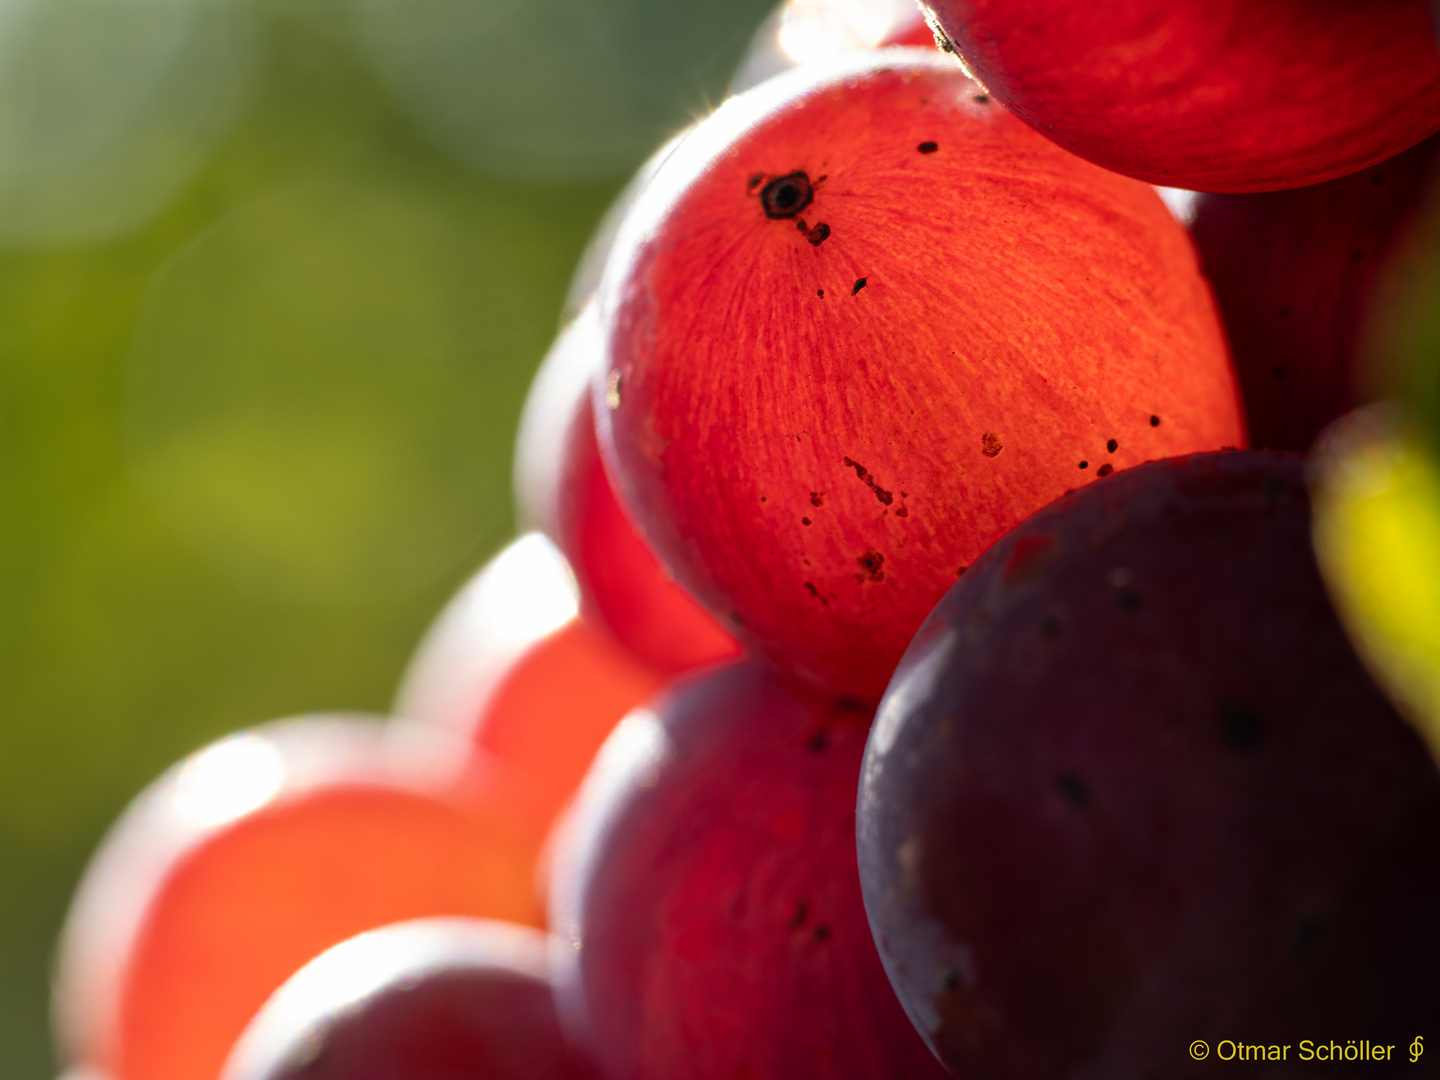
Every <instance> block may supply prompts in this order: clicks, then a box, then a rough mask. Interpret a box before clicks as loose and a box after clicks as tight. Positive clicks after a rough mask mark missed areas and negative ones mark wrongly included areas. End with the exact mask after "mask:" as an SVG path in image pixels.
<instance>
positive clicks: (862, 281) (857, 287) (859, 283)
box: [850, 277, 866, 296]
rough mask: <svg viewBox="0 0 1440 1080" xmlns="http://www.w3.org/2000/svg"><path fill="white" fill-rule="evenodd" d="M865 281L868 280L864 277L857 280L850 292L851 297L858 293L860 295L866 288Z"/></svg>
mask: <svg viewBox="0 0 1440 1080" xmlns="http://www.w3.org/2000/svg"><path fill="white" fill-rule="evenodd" d="M865 280H866V279H865V278H863V277H862V278H856V279H855V287H854V288H852V289H851V290H850V295H851V296H854V295H855V294H856V293H858V292H859V291H860V290H861V289H863V288H864V287H865Z"/></svg>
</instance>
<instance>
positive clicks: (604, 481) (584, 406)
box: [517, 306, 741, 674]
mask: <svg viewBox="0 0 1440 1080" xmlns="http://www.w3.org/2000/svg"><path fill="white" fill-rule="evenodd" d="M603 364H604V342H603V340H602V339H601V337H600V333H599V327H598V324H597V321H596V318H595V313H594V309H593V307H589V306H587V307H586V308H585V309H583V310H582V312H581V314H580V315H578V316H577V317H576V318H575V320H574V321H573V322H571V323H570V325H569V326H567V327H566V328H565V329H564V330H563V331H562V332H561V334H560V337H559V339H558V340H557V341H556V343H555V345H554V346H553V347H552V348H551V350H550V354H549V356H547V357H546V359H545V363H544V365H543V366H542V368H541V371H540V373H539V374H538V375H537V376H536V380H535V387H534V389H533V390H532V391H531V396H530V399H529V401H527V403H526V409H525V416H524V418H523V420H522V426H521V432H520V445H521V446H522V447H525V446H535V447H537V448H539V447H543V448H544V449H543V450H540V449H537V450H535V451H532V452H531V454H530V456H529V459H528V461H527V462H526V467H525V468H524V469H523V470H521V471H519V472H517V487H519V489H520V490H519V494H520V502H521V505H522V506H525V507H526V509H527V511H528V513H527V516H528V517H530V518H531V520H533V521H535V522H536V523H537V524H539V525H540V526H541V527H542V528H544V529H545V530H546V532H547V533H548V534H549V535H550V536H552V537H553V538H554V539H555V542H556V543H557V544H558V545H559V546H560V550H561V551H563V552H564V553H565V556H566V558H567V559H568V560H569V563H570V566H571V567H572V569H573V570H574V572H575V578H576V581H577V583H578V584H579V586H580V609H581V612H582V613H583V615H584V616H585V618H586V619H587V620H588V621H589V622H590V623H591V624H592V625H594V626H598V627H603V628H604V629H606V630H608V631H609V632H610V633H611V634H612V635H613V636H614V638H615V640H616V641H618V642H619V643H620V644H621V645H623V646H624V647H625V648H626V649H627V650H628V651H630V652H631V653H633V654H634V655H635V656H636V657H638V658H639V659H640V660H641V661H643V662H644V663H645V664H646V665H648V666H649V667H651V668H653V669H655V670H656V671H660V672H664V673H667V674H674V673H678V672H681V671H686V670H689V669H691V668H695V667H700V666H703V665H705V664H709V663H714V662H716V661H719V660H728V659H733V658H735V657H737V656H739V655H740V652H741V650H740V645H739V643H738V642H736V640H735V638H734V637H733V636H731V635H730V634H729V633H728V632H727V631H726V630H725V629H724V628H723V627H722V626H721V625H720V624H719V623H718V622H717V621H716V620H715V618H714V617H713V616H712V615H710V613H709V612H707V611H705V609H704V608H702V607H700V605H699V604H698V603H696V601H695V600H694V599H693V598H692V597H691V596H690V594H689V593H687V592H685V590H684V589H682V588H681V587H680V586H679V585H677V584H676V583H675V581H674V580H673V579H672V578H671V577H670V575H669V574H668V573H667V572H666V571H665V569H664V567H662V566H661V565H660V562H659V560H658V559H657V558H656V557H655V553H654V552H653V551H651V550H650V547H649V545H648V544H647V543H646V542H645V539H644V537H642V536H641V535H640V531H639V530H638V529H637V528H636V527H635V524H634V523H633V522H632V521H631V520H630V517H629V515H628V514H627V513H626V512H625V509H624V507H622V506H621V504H620V500H619V499H618V498H617V497H616V495H615V489H614V488H613V487H612V486H611V483H610V479H609V477H608V476H607V475H606V472H605V468H604V465H603V463H602V462H601V459H600V448H599V444H598V443H597V442H596V439H595V416H594V411H593V410H592V408H591V403H590V394H589V384H590V379H591V376H592V374H593V373H594V372H596V371H598V370H600V368H601V367H602V365H603ZM542 454H543V455H544V456H543V458H542V457H541V455H542Z"/></svg>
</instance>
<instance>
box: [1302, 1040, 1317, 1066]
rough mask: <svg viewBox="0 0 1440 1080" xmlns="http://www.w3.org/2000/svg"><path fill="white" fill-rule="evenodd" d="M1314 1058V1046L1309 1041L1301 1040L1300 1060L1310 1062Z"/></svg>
mask: <svg viewBox="0 0 1440 1080" xmlns="http://www.w3.org/2000/svg"><path fill="white" fill-rule="evenodd" d="M1314 1057H1315V1044H1314V1043H1312V1042H1311V1041H1310V1040H1309V1039H1302V1040H1301V1042H1300V1060H1301V1061H1310V1060H1311V1059H1313V1058H1314Z"/></svg>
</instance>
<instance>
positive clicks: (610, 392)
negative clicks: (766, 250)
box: [605, 368, 620, 410]
mask: <svg viewBox="0 0 1440 1080" xmlns="http://www.w3.org/2000/svg"><path fill="white" fill-rule="evenodd" d="M605 404H606V405H608V406H609V407H610V408H611V410H614V409H618V408H620V371H619V369H618V368H617V369H616V370H614V371H612V372H610V374H609V375H608V376H607V377H606V379H605Z"/></svg>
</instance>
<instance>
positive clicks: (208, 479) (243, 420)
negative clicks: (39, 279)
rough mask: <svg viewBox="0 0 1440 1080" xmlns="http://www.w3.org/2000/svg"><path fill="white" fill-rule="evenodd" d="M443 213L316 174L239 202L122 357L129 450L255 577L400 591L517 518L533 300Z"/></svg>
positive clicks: (250, 588) (170, 280)
mask: <svg viewBox="0 0 1440 1080" xmlns="http://www.w3.org/2000/svg"><path fill="white" fill-rule="evenodd" d="M444 210H445V208H444V206H443V204H440V205H431V204H429V203H427V202H425V201H422V200H421V199H418V198H414V197H411V193H409V192H407V191H405V190H404V189H403V188H401V187H393V188H388V189H387V187H386V186H385V185H383V184H371V185H360V184H350V183H346V182H343V181H337V180H329V181H319V182H314V183H311V184H305V185H301V186H299V187H294V188H291V189H289V190H286V191H282V192H280V193H279V194H276V195H274V196H272V197H271V198H269V199H265V200H262V201H260V202H258V203H256V204H254V205H252V206H250V207H248V208H246V209H244V210H240V211H238V212H236V213H234V214H232V215H231V216H229V217H227V218H226V219H224V220H223V221H222V222H221V223H220V224H219V225H217V226H216V227H215V228H214V229H213V230H212V231H210V232H209V233H208V234H206V235H205V236H204V237H203V238H201V239H200V240H199V241H198V242H197V243H196V244H195V245H194V246H192V247H191V248H190V249H189V250H187V251H186V252H185V253H184V254H182V255H181V256H180V257H179V258H178V259H176V260H175V261H174V262H173V263H172V264H171V266H170V267H169V269H168V270H167V271H166V272H165V273H164V274H163V275H162V276H161V278H160V279H159V281H157V283H156V285H155V288H154V290H153V292H152V295H151V298H150V302H149V305H148V307H147V309H146V311H145V312H144V313H143V315H142V317H141V322H140V327H139V330H138V333H137V337H136V340H135V344H134V347H133V352H132V355H131V358H130V385H129V400H128V406H129V414H128V419H129V435H130V439H129V442H130V450H131V460H132V463H133V466H134V468H135V470H136V473H137V475H138V477H139V479H140V480H141V482H142V484H143V485H144V487H145V489H146V490H147V491H148V492H149V494H150V495H151V497H152V498H153V499H154V501H155V504H156V506H157V507H158V509H159V510H160V512H161V513H162V514H163V515H164V516H165V517H166V519H167V520H168V521H169V522H170V523H171V524H172V525H173V526H174V527H175V528H176V529H177V530H178V531H179V532H180V533H181V534H182V535H183V536H184V537H185V538H186V539H188V540H189V541H190V543H191V544H192V546H193V548H194V550H195V552H196V553H197V554H199V555H200V556H201V557H203V558H205V559H206V560H208V561H210V562H211V563H212V564H213V565H215V566H216V567H217V568H219V569H220V570H221V571H223V572H225V573H226V574H227V575H228V576H229V577H230V578H231V580H232V581H233V582H235V583H236V585H238V586H239V587H240V588H242V589H244V590H245V591H247V592H252V593H256V594H259V595H262V596H267V597H275V598H279V599H281V600H294V601H315V600H322V601H323V600H333V599H335V598H337V597H342V596H343V597H351V598H362V599H363V598H375V597H384V596H387V595H392V594H395V593H403V592H405V591H408V590H411V589H414V588H416V587H419V586H422V585H424V584H427V583H429V582H430V581H432V580H434V579H435V578H436V577H437V576H439V575H440V574H442V573H444V572H446V571H449V570H451V569H452V568H453V567H454V566H455V565H456V564H458V563H460V562H462V561H463V560H464V559H465V557H466V556H467V555H468V554H469V553H471V552H473V551H475V550H476V548H477V547H478V546H479V545H480V544H481V543H482V542H484V541H485V540H486V539H487V538H492V537H494V536H495V535H496V534H497V533H498V531H499V530H500V529H501V528H502V527H503V526H504V524H505V522H506V520H507V518H508V514H507V512H506V508H505V486H504V481H503V476H501V477H498V478H497V474H496V470H495V467H494V458H495V456H497V455H500V454H504V453H505V450H504V447H505V445H506V444H507V443H508V441H509V440H508V434H509V432H510V431H512V430H513V424H514V420H513V416H514V410H515V408H516V406H517V404H518V401H517V399H518V396H519V395H518V394H517V393H516V392H515V390H514V389H513V388H512V383H511V380H512V379H514V380H515V381H519V379H521V378H523V368H524V366H525V364H526V360H527V359H528V358H527V357H525V356H524V355H523V354H522V355H520V356H517V355H516V351H517V350H516V345H517V344H519V345H522V346H523V345H524V344H525V343H526V342H525V341H524V339H523V334H524V331H525V329H526V328H527V326H528V320H527V315H528V312H526V311H525V297H524V295H523V294H522V293H519V292H518V291H517V290H516V288H515V287H514V286H513V284H512V280H511V271H510V269H509V267H508V266H507V265H506V261H505V258H504V255H503V254H502V253H501V251H500V249H498V248H497V247H496V246H495V245H494V244H492V243H490V242H489V241H488V240H487V238H486V237H485V236H484V235H483V234H481V233H479V232H478V231H477V230H475V229H473V228H467V227H466V224H465V223H464V222H463V221H460V220H456V219H455V218H454V217H452V216H450V215H447V214H446V213H445V212H444ZM497 479H499V483H498V484H497V482H496V481H497Z"/></svg>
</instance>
